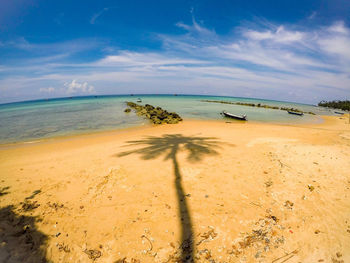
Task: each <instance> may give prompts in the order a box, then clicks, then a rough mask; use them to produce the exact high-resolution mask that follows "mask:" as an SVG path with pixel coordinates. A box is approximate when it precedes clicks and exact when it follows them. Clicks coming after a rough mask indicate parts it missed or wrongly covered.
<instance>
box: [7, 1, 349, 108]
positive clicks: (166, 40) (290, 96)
mask: <svg viewBox="0 0 350 263" xmlns="http://www.w3.org/2000/svg"><path fill="white" fill-rule="evenodd" d="M349 14H350V1H348V0H303V1H299V0H283V1H282V0H273V1H270V0H265V1H262V0H250V1H247V0H244V1H235V0H231V1H229V0H212V1H209V0H201V1H199V0H190V1H182V0H158V1H154V0H147V1H144V0H138V1H137V0H128V1H104V0H99V1H95V0H94V1H92V0H84V1H78V0H76V1H71V0H60V1H52V0H51V1H50V0H49V1H48V0H11V1H10V0H0V103H5V102H12V101H22V100H31V99H42V98H53V97H70V96H85V95H104V94H174V93H176V94H201V95H223V96H235V97H253V98H262V99H274V100H284V101H294V102H301V103H311V104H316V103H318V102H319V101H321V100H333V99H340V100H341V99H350V15H349Z"/></svg>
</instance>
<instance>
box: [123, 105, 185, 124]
mask: <svg viewBox="0 0 350 263" xmlns="http://www.w3.org/2000/svg"><path fill="white" fill-rule="evenodd" d="M126 105H127V106H128V107H129V108H127V109H125V110H124V112H130V111H131V110H130V108H131V109H134V110H135V111H136V114H137V115H139V116H145V117H146V118H148V119H149V120H150V121H151V122H152V123H153V124H164V123H167V124H176V123H178V122H180V121H182V118H181V117H180V116H179V115H178V114H177V113H175V112H168V111H166V110H163V109H162V108H161V107H154V106H152V105H149V104H146V105H145V106H143V105H139V104H137V103H135V102H130V101H128V102H126Z"/></svg>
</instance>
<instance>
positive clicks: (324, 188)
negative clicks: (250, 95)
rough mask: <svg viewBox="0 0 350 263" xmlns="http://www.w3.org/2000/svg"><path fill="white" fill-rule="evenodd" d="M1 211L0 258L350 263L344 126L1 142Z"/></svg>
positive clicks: (329, 121) (349, 172) (182, 128)
mask: <svg viewBox="0 0 350 263" xmlns="http://www.w3.org/2000/svg"><path fill="white" fill-rule="evenodd" d="M130 141H134V142H130ZM38 205H40V206H38ZM0 207H1V208H0V242H1V243H0V262H41V260H42V258H46V259H47V260H48V261H51V262H93V261H94V260H95V262H134V263H135V262H181V261H185V258H186V257H187V258H191V257H194V258H195V261H196V262H274V263H281V262H287V263H291V262H350V125H349V124H348V119H347V117H342V118H339V117H325V122H324V123H323V124H318V125H293V126H287V125H272V124H258V123H250V122H247V123H238V122H231V123H225V122H217V121H184V122H183V123H181V124H178V125H164V126H156V127H155V126H149V127H143V128H136V129H127V130H123V131H113V132H103V133H97V134H91V135H80V136H74V137H65V138H56V139H51V140H46V141H43V142H40V143H36V144H20V145H12V146H11V145H10V146H1V147H0ZM180 210H181V215H180ZM181 218H182V220H181ZM118 260H119V261H118ZM123 260H124V261H123ZM274 260H275V261H274Z"/></svg>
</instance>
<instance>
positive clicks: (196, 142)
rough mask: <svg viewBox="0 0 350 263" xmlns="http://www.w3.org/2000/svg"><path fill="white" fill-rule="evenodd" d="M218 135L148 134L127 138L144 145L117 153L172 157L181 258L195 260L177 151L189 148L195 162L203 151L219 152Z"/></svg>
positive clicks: (132, 142) (135, 144) (130, 142)
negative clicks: (140, 138) (138, 137)
mask: <svg viewBox="0 0 350 263" xmlns="http://www.w3.org/2000/svg"><path fill="white" fill-rule="evenodd" d="M216 139H217V138H214V137H198V136H183V135H181V134H165V135H163V136H161V137H155V136H149V137H146V138H144V139H142V140H137V141H128V142H127V143H128V145H126V146H138V145H144V147H142V148H139V149H136V150H131V151H126V152H122V153H120V154H118V155H117V156H118V157H122V156H126V155H130V154H140V155H141V158H142V159H144V160H151V159H155V158H157V157H160V156H162V155H164V161H167V160H171V161H172V163H173V169H174V175H175V180H174V184H175V188H176V193H177V200H178V207H179V217H180V218H181V222H180V223H181V245H180V249H181V259H180V260H181V262H194V256H193V253H194V247H193V244H194V242H193V227H192V220H191V215H190V212H189V209H188V205H187V200H186V194H185V192H184V189H183V186H182V176H181V172H180V167H179V162H178V159H177V153H178V152H179V150H185V151H186V152H188V155H187V160H188V161H191V162H198V161H200V160H202V159H203V157H204V156H205V155H216V154H218V152H217V151H216V150H215V148H218V143H219V142H218V141H217V140H216Z"/></svg>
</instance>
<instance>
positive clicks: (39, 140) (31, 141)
mask: <svg viewBox="0 0 350 263" xmlns="http://www.w3.org/2000/svg"><path fill="white" fill-rule="evenodd" d="M319 117H320V118H321V119H322V122H320V123H280V122H264V121H251V120H250V121H248V122H246V124H248V123H249V124H261V125H277V126H278V125H280V126H292V127H300V126H309V125H322V124H324V123H325V120H326V119H327V118H328V117H331V118H339V116H328V115H319ZM183 122H208V123H216V122H218V123H227V122H230V123H233V124H235V123H237V124H240V123H241V122H240V121H235V120H230V119H208V120H203V119H190V118H186V119H184V120H183ZM178 124H181V123H178ZM178 124H165V125H178ZM162 125H164V124H162ZM155 126H157V125H153V124H152V123H144V124H142V125H137V126H131V127H124V128H114V129H106V130H94V131H87V132H83V133H71V134H64V135H55V136H49V137H42V138H37V139H35V138H33V139H29V140H28V141H16V142H8V143H7V142H4V143H0V149H2V148H8V147H17V146H23V145H27V144H28V145H32V144H38V143H46V142H48V141H54V140H64V139H69V138H74V137H79V136H88V135H98V134H101V135H103V134H104V133H106V134H109V133H116V134H118V133H122V132H127V131H132V130H138V129H143V128H149V127H155Z"/></svg>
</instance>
